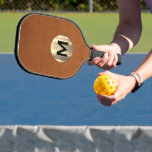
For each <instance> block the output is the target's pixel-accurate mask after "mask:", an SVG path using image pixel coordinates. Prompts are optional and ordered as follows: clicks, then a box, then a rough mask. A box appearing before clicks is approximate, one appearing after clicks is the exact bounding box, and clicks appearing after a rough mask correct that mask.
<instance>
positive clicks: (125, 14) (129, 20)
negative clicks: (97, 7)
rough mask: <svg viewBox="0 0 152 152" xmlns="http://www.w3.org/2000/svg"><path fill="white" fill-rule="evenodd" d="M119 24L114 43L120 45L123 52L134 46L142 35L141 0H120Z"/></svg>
mask: <svg viewBox="0 0 152 152" xmlns="http://www.w3.org/2000/svg"><path fill="white" fill-rule="evenodd" d="M118 5H119V25H118V27H117V29H116V32H115V35H114V39H113V41H112V44H113V43H114V44H116V45H118V49H119V47H120V52H121V54H122V55H123V54H125V53H126V51H128V50H130V49H131V48H133V47H134V46H135V45H136V44H137V42H138V40H139V38H140V35H141V31H142V23H141V11H140V1H139V0H127V1H126V0H118Z"/></svg>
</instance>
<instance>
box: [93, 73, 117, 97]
mask: <svg viewBox="0 0 152 152" xmlns="http://www.w3.org/2000/svg"><path fill="white" fill-rule="evenodd" d="M117 88H118V84H117V82H116V80H115V79H114V78H113V77H112V76H110V75H108V74H103V75H101V76H98V77H97V78H96V80H95V81H94V91H95V92H96V94H99V95H109V96H110V95H113V94H114V93H115V91H116V90H117Z"/></svg>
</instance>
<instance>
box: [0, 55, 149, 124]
mask: <svg viewBox="0 0 152 152" xmlns="http://www.w3.org/2000/svg"><path fill="white" fill-rule="evenodd" d="M145 56H146V54H126V55H125V56H124V57H123V64H122V65H121V66H119V67H118V66H117V68H115V69H114V70H112V71H113V72H116V73H119V74H126V75H127V74H129V73H130V72H132V71H133V70H135V69H136V67H137V66H138V65H139V64H140V63H141V61H142V60H143V59H144V57H145ZM98 72H102V70H101V69H99V68H97V67H96V66H88V65H87V63H84V64H83V66H82V67H81V69H80V71H79V72H78V73H77V75H75V77H73V78H70V79H66V80H56V79H51V78H47V77H41V76H36V75H31V74H28V73H26V72H24V71H23V70H22V69H20V67H19V66H18V65H17V63H16V61H15V57H14V55H13V54H1V55H0V125H16V124H19V125H37V124H39V125H72V126H73V125H152V99H151V98H152V85H151V84H152V79H149V80H147V81H146V82H145V83H144V85H143V87H142V88H141V89H140V90H139V91H138V92H136V93H135V94H129V95H128V96H127V97H126V98H125V99H124V100H123V101H121V102H119V103H118V104H116V105H115V106H112V107H104V106H102V105H101V104H100V103H99V102H98V100H97V99H96V94H95V93H94V90H93V83H94V80H95V78H96V77H97V74H98Z"/></svg>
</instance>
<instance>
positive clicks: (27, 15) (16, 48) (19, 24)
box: [14, 13, 89, 80]
mask: <svg viewBox="0 0 152 152" xmlns="http://www.w3.org/2000/svg"><path fill="white" fill-rule="evenodd" d="M31 15H44V16H49V17H54V18H58V19H63V20H66V21H69V22H72V23H73V24H74V25H75V26H76V27H77V28H78V29H79V31H80V33H81V36H82V37H83V40H84V42H85V44H86V45H87V47H88V48H89V46H88V44H87V42H86V40H85V38H84V36H83V33H82V31H81V29H80V28H79V26H78V25H77V24H76V23H75V22H73V21H72V20H70V19H67V18H63V17H59V16H53V15H49V14H44V13H28V14H26V15H25V16H23V17H22V18H21V19H20V21H19V22H18V25H17V28H16V37H15V48H14V54H15V59H16V61H17V63H18V65H19V66H20V67H21V69H23V70H24V71H25V72H27V73H29V74H34V75H38V76H43V77H48V78H54V79H58V80H65V79H68V78H71V77H73V76H75V75H76V74H77V73H78V71H79V70H78V71H76V72H75V74H74V75H72V76H70V77H66V78H60V77H54V76H50V75H44V74H40V73H34V72H31V71H30V70H28V69H27V68H25V67H24V65H23V64H22V63H21V62H20V59H19V56H18V45H19V37H20V28H21V25H22V22H23V21H24V20H25V19H26V18H27V17H29V16H31ZM86 61H87V60H86ZM84 62H85V61H84ZM82 65H83V64H81V66H82ZM81 66H80V67H79V69H80V68H81Z"/></svg>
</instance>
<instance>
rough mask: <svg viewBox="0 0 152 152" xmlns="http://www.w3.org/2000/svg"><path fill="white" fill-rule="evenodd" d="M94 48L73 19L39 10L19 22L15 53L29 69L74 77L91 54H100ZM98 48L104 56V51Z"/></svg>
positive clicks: (29, 70)
mask: <svg viewBox="0 0 152 152" xmlns="http://www.w3.org/2000/svg"><path fill="white" fill-rule="evenodd" d="M92 51H93V52H95V51H94V50H90V48H89V47H88V45H87V43H86V42H85V39H84V37H83V35H82V33H81V31H80V29H79V27H78V26H77V25H76V24H75V23H73V22H72V21H70V20H67V19H64V18H60V17H55V16H50V15H44V14H39V13H36V14H27V15H25V16H24V17H23V18H22V19H21V20H20V22H19V24H18V27H17V32H16V45H15V57H16V60H17V62H18V64H19V65H20V66H21V67H22V69H24V70H25V71H27V72H29V73H32V74H38V75H42V76H48V77H52V78H59V79H66V78H69V77H72V76H73V75H75V74H76V73H77V71H78V70H79V68H80V67H81V65H82V64H83V63H84V62H85V61H86V60H88V59H90V56H92V59H93V58H94V57H95V56H98V55H95V56H94V55H93V53H92ZM97 52H99V53H100V54H99V56H100V57H102V56H103V52H101V51H96V53H97ZM118 57H119V61H120V63H121V60H120V57H121V56H118ZM120 63H118V64H120Z"/></svg>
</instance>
